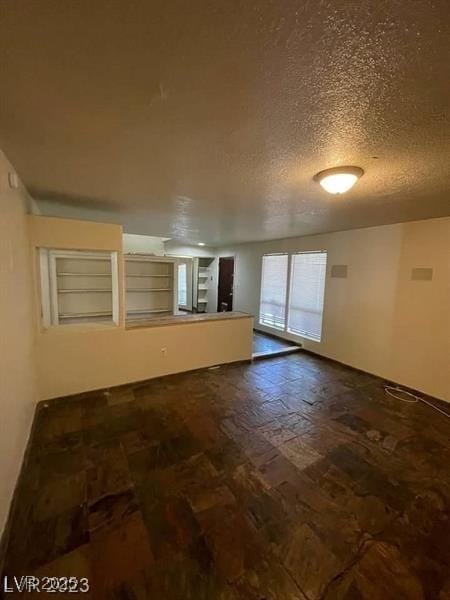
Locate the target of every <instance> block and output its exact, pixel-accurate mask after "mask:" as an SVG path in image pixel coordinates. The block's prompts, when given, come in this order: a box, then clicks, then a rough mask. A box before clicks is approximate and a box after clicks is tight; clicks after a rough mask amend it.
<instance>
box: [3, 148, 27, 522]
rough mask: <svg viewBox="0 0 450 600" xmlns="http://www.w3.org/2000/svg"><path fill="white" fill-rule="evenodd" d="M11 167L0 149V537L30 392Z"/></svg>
mask: <svg viewBox="0 0 450 600" xmlns="http://www.w3.org/2000/svg"><path fill="white" fill-rule="evenodd" d="M10 171H13V168H12V166H11V165H10V163H9V162H8V161H7V159H6V158H5V156H4V154H3V153H2V152H1V151H0V415H1V426H0V482H1V484H0V533H1V532H2V531H3V529H4V526H5V522H6V518H7V515H8V510H9V506H10V502H11V498H12V494H13V491H14V486H15V484H16V481H17V477H18V475H19V471H20V467H21V464H22V459H23V454H24V450H25V447H26V444H27V441H28V436H29V433H30V428H31V423H32V420H33V414H34V408H35V402H36V394H35V377H34V362H33V332H34V329H33V306H32V290H31V281H32V279H31V269H30V264H29V263H30V261H29V252H28V241H27V227H26V218H25V213H26V211H27V210H29V209H30V208H31V199H30V198H29V197H28V195H27V193H26V191H25V189H24V188H23V187H22V185H21V184H20V186H19V189H17V190H11V189H10V188H9V185H8V172H10Z"/></svg>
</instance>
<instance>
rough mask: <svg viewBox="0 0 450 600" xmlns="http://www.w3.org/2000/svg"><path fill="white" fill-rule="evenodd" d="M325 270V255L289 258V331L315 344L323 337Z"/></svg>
mask: <svg viewBox="0 0 450 600" xmlns="http://www.w3.org/2000/svg"><path fill="white" fill-rule="evenodd" d="M326 267H327V253H326V252H302V253H301V254H294V255H293V256H292V262H291V290H290V296H289V318H288V331H289V332H290V333H294V334H296V335H300V336H302V337H306V338H309V339H311V340H315V341H317V342H319V341H320V337H321V333H322V313H323V298H324V292H325V274H326Z"/></svg>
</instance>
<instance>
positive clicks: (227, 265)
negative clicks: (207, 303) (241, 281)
mask: <svg viewBox="0 0 450 600" xmlns="http://www.w3.org/2000/svg"><path fill="white" fill-rule="evenodd" d="M233 279H234V257H233V256H227V257H224V258H219V285H218V289H217V312H228V311H230V310H233Z"/></svg>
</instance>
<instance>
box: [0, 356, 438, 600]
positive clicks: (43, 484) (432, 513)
mask: <svg viewBox="0 0 450 600" xmlns="http://www.w3.org/2000/svg"><path fill="white" fill-rule="evenodd" d="M449 438H450V421H449V420H448V419H445V417H443V416H441V415H439V414H438V413H436V412H435V411H433V410H432V409H430V408H428V407H426V406H424V405H422V404H405V403H402V402H399V401H396V400H394V399H393V398H391V397H389V396H386V395H385V393H384V391H383V382H382V381H381V380H379V379H377V378H375V377H372V376H369V375H366V374H363V373H360V372H357V371H353V370H351V369H347V368H345V367H342V366H339V365H336V364H334V363H331V362H328V361H325V360H322V359H319V358H315V357H313V356H311V355H308V354H306V353H299V354H293V355H291V356H289V357H284V358H279V359H273V360H268V361H261V362H257V363H254V364H248V365H247V364H244V365H242V364H241V365H230V366H224V367H221V368H219V369H214V370H204V371H198V372H193V373H187V374H181V375H175V376H170V377H166V378H162V379H158V380H152V381H147V382H143V383H139V384H135V385H129V386H124V387H120V388H115V389H110V390H106V391H101V392H93V393H89V394H84V395H80V396H76V397H71V398H62V399H59V400H55V401H52V402H50V403H48V405H47V406H43V405H41V406H40V409H39V410H38V412H37V415H36V422H35V428H34V434H33V438H32V441H31V450H30V453H29V457H28V461H27V463H26V465H25V467H24V474H23V478H22V481H21V484H20V488H19V494H18V499H17V504H16V511H15V514H14V517H13V522H12V530H11V538H10V543H9V547H8V550H7V555H6V564H5V574H9V575H16V576H18V575H20V574H34V575H36V576H39V577H43V576H74V577H88V578H89V582H90V592H89V593H88V594H82V595H81V596H82V597H84V598H120V599H126V598H130V599H131V598H132V599H141V598H142V599H144V598H149V599H156V600H178V599H180V600H181V599H183V600H187V599H192V600H214V599H219V600H243V599H245V600H247V599H250V600H263V599H264V600H275V599H276V600H305V599H310V600H312V599H318V598H326V599H331V600H338V599H340V598H345V599H351V600H353V599H360V598H364V599H365V598H367V599H369V598H370V600H378V599H382V600H388V599H391V598H392V599H395V600H402V599H421V598H424V599H432V598H436V599H439V600H444V599H448V598H450V514H449V505H450V468H449V465H450V448H449ZM45 595H46V594H42V593H41V594H40V595H39V596H37V595H36V597H40V598H42V597H45ZM67 595H68V594H65V597H67ZM24 596H26V597H32V595H30V594H28V595H26V594H22V595H18V596H17V597H24Z"/></svg>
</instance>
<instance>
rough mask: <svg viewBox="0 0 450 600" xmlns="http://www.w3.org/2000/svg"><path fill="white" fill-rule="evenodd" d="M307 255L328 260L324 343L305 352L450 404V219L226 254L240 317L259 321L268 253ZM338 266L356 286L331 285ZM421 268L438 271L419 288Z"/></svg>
mask: <svg viewBox="0 0 450 600" xmlns="http://www.w3.org/2000/svg"><path fill="white" fill-rule="evenodd" d="M301 250H326V251H327V253H328V276H327V280H326V290H325V306H324V317H323V331H322V340H321V342H320V343H317V342H312V341H309V340H303V344H304V346H305V347H306V348H308V349H310V350H312V351H314V352H318V353H320V354H322V355H324V356H328V357H330V358H333V359H335V360H338V361H341V362H343V363H346V364H348V365H352V366H354V367H357V368H360V369H363V370H365V371H368V372H371V373H375V374H377V375H380V376H382V377H386V378H389V379H392V380H394V381H396V382H398V383H400V384H403V385H407V386H410V387H413V388H415V389H418V390H421V391H423V392H425V393H428V394H431V395H433V396H436V397H438V398H441V399H444V400H450V378H449V358H450V348H449V344H450V322H449V306H450V297H449V255H450V252H449V251H450V219H449V218H442V219H430V220H426V221H417V222H412V223H404V224H398V225H388V226H384V227H372V228H368V229H358V230H353V231H343V232H338V233H332V234H326V235H316V236H306V237H301V238H292V239H285V240H276V241H272V242H264V243H253V244H242V245H239V246H236V247H234V248H229V249H228V248H227V249H225V248H224V249H221V250H220V254H221V255H222V256H227V255H232V254H234V255H236V265H235V290H234V298H235V306H234V307H235V309H236V310H243V311H247V312H250V313H252V314H254V315H255V316H256V317H257V315H258V310H259V294H260V281H261V257H262V255H263V254H264V253H268V252H297V251H301ZM333 264H346V265H348V278H347V279H334V278H330V277H329V268H330V266H331V265H333ZM414 267H432V268H433V280H432V281H412V280H411V278H410V276H411V269H412V268H414ZM255 323H257V318H255Z"/></svg>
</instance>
